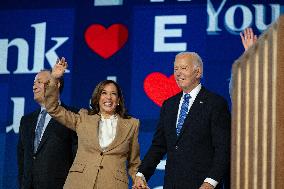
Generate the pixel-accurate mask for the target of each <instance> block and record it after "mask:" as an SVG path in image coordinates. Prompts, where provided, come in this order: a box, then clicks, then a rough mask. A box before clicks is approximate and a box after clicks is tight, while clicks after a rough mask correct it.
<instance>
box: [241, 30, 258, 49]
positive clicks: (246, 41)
mask: <svg viewBox="0 0 284 189" xmlns="http://www.w3.org/2000/svg"><path fill="white" fill-rule="evenodd" d="M240 36H241V39H242V43H243V46H244V48H245V50H247V49H248V48H249V47H250V46H252V45H253V44H254V43H255V42H256V40H257V36H256V35H254V33H253V30H252V28H246V29H245V30H244V31H243V33H242V32H241V33H240Z"/></svg>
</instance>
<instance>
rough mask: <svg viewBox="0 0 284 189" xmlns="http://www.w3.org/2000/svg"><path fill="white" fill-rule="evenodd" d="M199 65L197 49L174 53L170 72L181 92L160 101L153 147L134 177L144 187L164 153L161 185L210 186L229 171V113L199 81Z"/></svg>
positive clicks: (177, 187)
mask: <svg viewBox="0 0 284 189" xmlns="http://www.w3.org/2000/svg"><path fill="white" fill-rule="evenodd" d="M202 74H203V63H202V60H201V58H200V57H199V55H198V54H197V53H193V52H182V53H179V54H177V55H176V58H175V63H174V76H175V79H176V82H177V84H178V86H179V87H180V88H181V89H182V92H181V93H178V94H177V95H175V96H173V97H171V98H169V99H168V100H166V101H165V102H164V103H163V106H162V108H161V113H160V119H159V123H158V126H157V130H156V132H155V135H154V138H153V141H152V145H151V147H150V149H149V150H148V152H147V154H146V155H145V157H144V159H143V161H142V164H141V166H140V168H139V172H138V173H137V175H136V181H135V186H134V188H145V186H146V183H145V180H147V181H148V179H149V178H150V177H151V176H152V175H153V173H154V171H155V168H156V166H157V164H158V163H159V162H160V160H161V159H162V158H163V156H164V155H165V154H167V164H166V171H165V180H164V189H198V188H199V189H213V188H220V187H221V186H222V184H221V183H222V180H223V178H224V176H225V175H226V174H228V171H229V154H230V119H231V118H230V112H229V110H228V106H227V102H226V100H225V99H224V98H222V97H221V96H219V95H216V94H214V93H212V92H210V91H208V90H207V89H206V88H205V87H203V86H202V85H201V84H200V79H201V77H202Z"/></svg>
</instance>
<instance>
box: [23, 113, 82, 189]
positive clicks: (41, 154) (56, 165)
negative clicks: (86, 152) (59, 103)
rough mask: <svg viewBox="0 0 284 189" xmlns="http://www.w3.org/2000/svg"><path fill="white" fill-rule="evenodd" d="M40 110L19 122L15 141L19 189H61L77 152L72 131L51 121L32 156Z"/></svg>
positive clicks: (74, 135) (74, 134) (75, 140)
mask: <svg viewBox="0 0 284 189" xmlns="http://www.w3.org/2000/svg"><path fill="white" fill-rule="evenodd" d="M39 113H40V109H39V110H37V111H35V112H33V113H31V114H28V115H25V116H23V117H22V119H21V125H20V129H19V141H18V179H19V185H20V188H21V189H62V188H63V185H64V182H65V180H66V177H67V174H68V171H69V169H70V167H71V165H72V162H73V159H74V156H75V154H76V150H77V135H76V133H75V132H74V131H72V130H70V129H68V128H66V127H64V126H63V125H61V124H59V123H58V122H57V121H55V120H54V119H51V120H50V121H49V123H48V125H47V127H46V129H45V132H44V134H43V136H42V139H41V142H40V144H39V147H38V150H37V152H36V153H35V154H34V152H33V148H34V147H33V146H34V136H35V128H36V124H37V119H38V115H39Z"/></svg>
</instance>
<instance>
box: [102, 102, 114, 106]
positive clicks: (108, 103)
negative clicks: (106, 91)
mask: <svg viewBox="0 0 284 189" xmlns="http://www.w3.org/2000/svg"><path fill="white" fill-rule="evenodd" d="M104 105H105V106H111V105H112V103H111V102H105V103H104Z"/></svg>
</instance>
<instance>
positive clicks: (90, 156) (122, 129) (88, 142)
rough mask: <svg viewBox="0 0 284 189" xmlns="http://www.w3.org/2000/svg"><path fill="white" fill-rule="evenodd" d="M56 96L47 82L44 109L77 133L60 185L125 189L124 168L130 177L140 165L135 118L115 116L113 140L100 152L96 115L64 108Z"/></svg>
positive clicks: (78, 188)
mask: <svg viewBox="0 0 284 189" xmlns="http://www.w3.org/2000/svg"><path fill="white" fill-rule="evenodd" d="M57 97H58V89H57V87H56V86H55V85H54V84H52V83H50V84H49V86H48V87H47V89H46V96H45V105H46V109H47V112H48V113H49V114H50V115H51V116H52V117H53V118H54V119H56V120H57V121H59V122H60V123H62V124H63V125H66V126H68V127H69V128H70V129H72V130H75V131H76V132H77V135H78V150H77V154H76V157H75V160H74V162H73V165H72V167H71V168H70V170H69V174H68V177H67V179H66V182H65V185H64V188H65V189H94V188H95V189H127V188H128V183H129V182H128V175H127V170H128V173H129V175H130V176H131V178H132V180H134V179H135V174H136V172H137V170H138V166H139V165H140V153H139V144H138V128H139V121H138V120H137V119H134V118H131V119H123V118H121V117H119V118H118V123H117V131H116V136H115V139H114V140H113V142H112V143H111V144H110V145H109V146H108V147H107V149H106V150H105V151H103V150H102V149H101V147H100V145H99V139H98V127H99V121H100V116H99V115H88V113H87V111H82V110H81V111H80V112H79V113H78V114H75V113H72V112H70V111H67V110H66V109H64V108H63V107H62V106H60V105H59V104H58V99H57ZM62 153H64V152H62ZM126 166H127V167H126Z"/></svg>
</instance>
